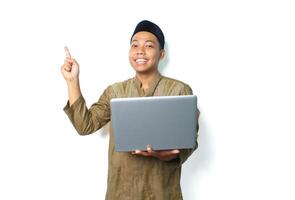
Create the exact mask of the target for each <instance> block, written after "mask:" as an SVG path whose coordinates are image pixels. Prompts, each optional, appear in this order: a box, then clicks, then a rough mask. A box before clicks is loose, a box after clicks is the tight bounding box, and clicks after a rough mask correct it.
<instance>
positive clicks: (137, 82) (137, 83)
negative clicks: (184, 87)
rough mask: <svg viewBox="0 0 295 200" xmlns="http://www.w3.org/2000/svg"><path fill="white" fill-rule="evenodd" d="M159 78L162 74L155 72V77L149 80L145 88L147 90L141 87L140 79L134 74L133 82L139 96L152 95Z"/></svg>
mask: <svg viewBox="0 0 295 200" xmlns="http://www.w3.org/2000/svg"><path fill="white" fill-rule="evenodd" d="M161 78H162V75H161V74H160V73H157V75H156V77H155V78H154V79H153V80H151V81H150V82H149V88H148V89H147V91H144V89H142V87H141V82H140V80H139V79H138V78H137V76H135V77H134V82H135V86H136V88H137V90H138V93H139V94H140V96H153V94H154V91H155V90H156V87H157V85H158V83H159V82H160V80H161Z"/></svg>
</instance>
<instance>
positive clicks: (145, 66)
mask: <svg viewBox="0 0 295 200" xmlns="http://www.w3.org/2000/svg"><path fill="white" fill-rule="evenodd" d="M163 57H164V50H161V49H160V44H159V42H158V40H157V38H156V36H155V35H153V34H152V33H149V32H145V31H142V32H138V33H136V34H135V35H134V36H133V38H132V40H131V46H130V50H129V62H130V64H131V65H132V67H133V69H134V70H135V71H136V73H139V74H149V73H151V72H155V70H157V68H158V64H159V61H160V59H162V58H163Z"/></svg>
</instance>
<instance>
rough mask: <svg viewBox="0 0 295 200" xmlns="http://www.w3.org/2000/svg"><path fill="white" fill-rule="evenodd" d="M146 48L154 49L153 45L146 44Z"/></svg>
mask: <svg viewBox="0 0 295 200" xmlns="http://www.w3.org/2000/svg"><path fill="white" fill-rule="evenodd" d="M146 47H148V48H154V45H153V44H147V45H146Z"/></svg>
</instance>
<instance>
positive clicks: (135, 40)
mask: <svg viewBox="0 0 295 200" xmlns="http://www.w3.org/2000/svg"><path fill="white" fill-rule="evenodd" d="M131 42H138V40H137V39H134V40H132V41H131ZM144 42H145V43H146V42H152V43H155V41H153V40H146V41H144Z"/></svg>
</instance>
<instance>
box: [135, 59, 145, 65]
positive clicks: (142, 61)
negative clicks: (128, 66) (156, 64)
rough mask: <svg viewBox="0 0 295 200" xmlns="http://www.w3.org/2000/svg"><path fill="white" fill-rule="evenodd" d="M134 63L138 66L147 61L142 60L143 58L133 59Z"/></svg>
mask: <svg viewBox="0 0 295 200" xmlns="http://www.w3.org/2000/svg"><path fill="white" fill-rule="evenodd" d="M135 62H136V63H137V64H139V65H143V64H145V63H146V62H147V59H144V58H138V59H135Z"/></svg>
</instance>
